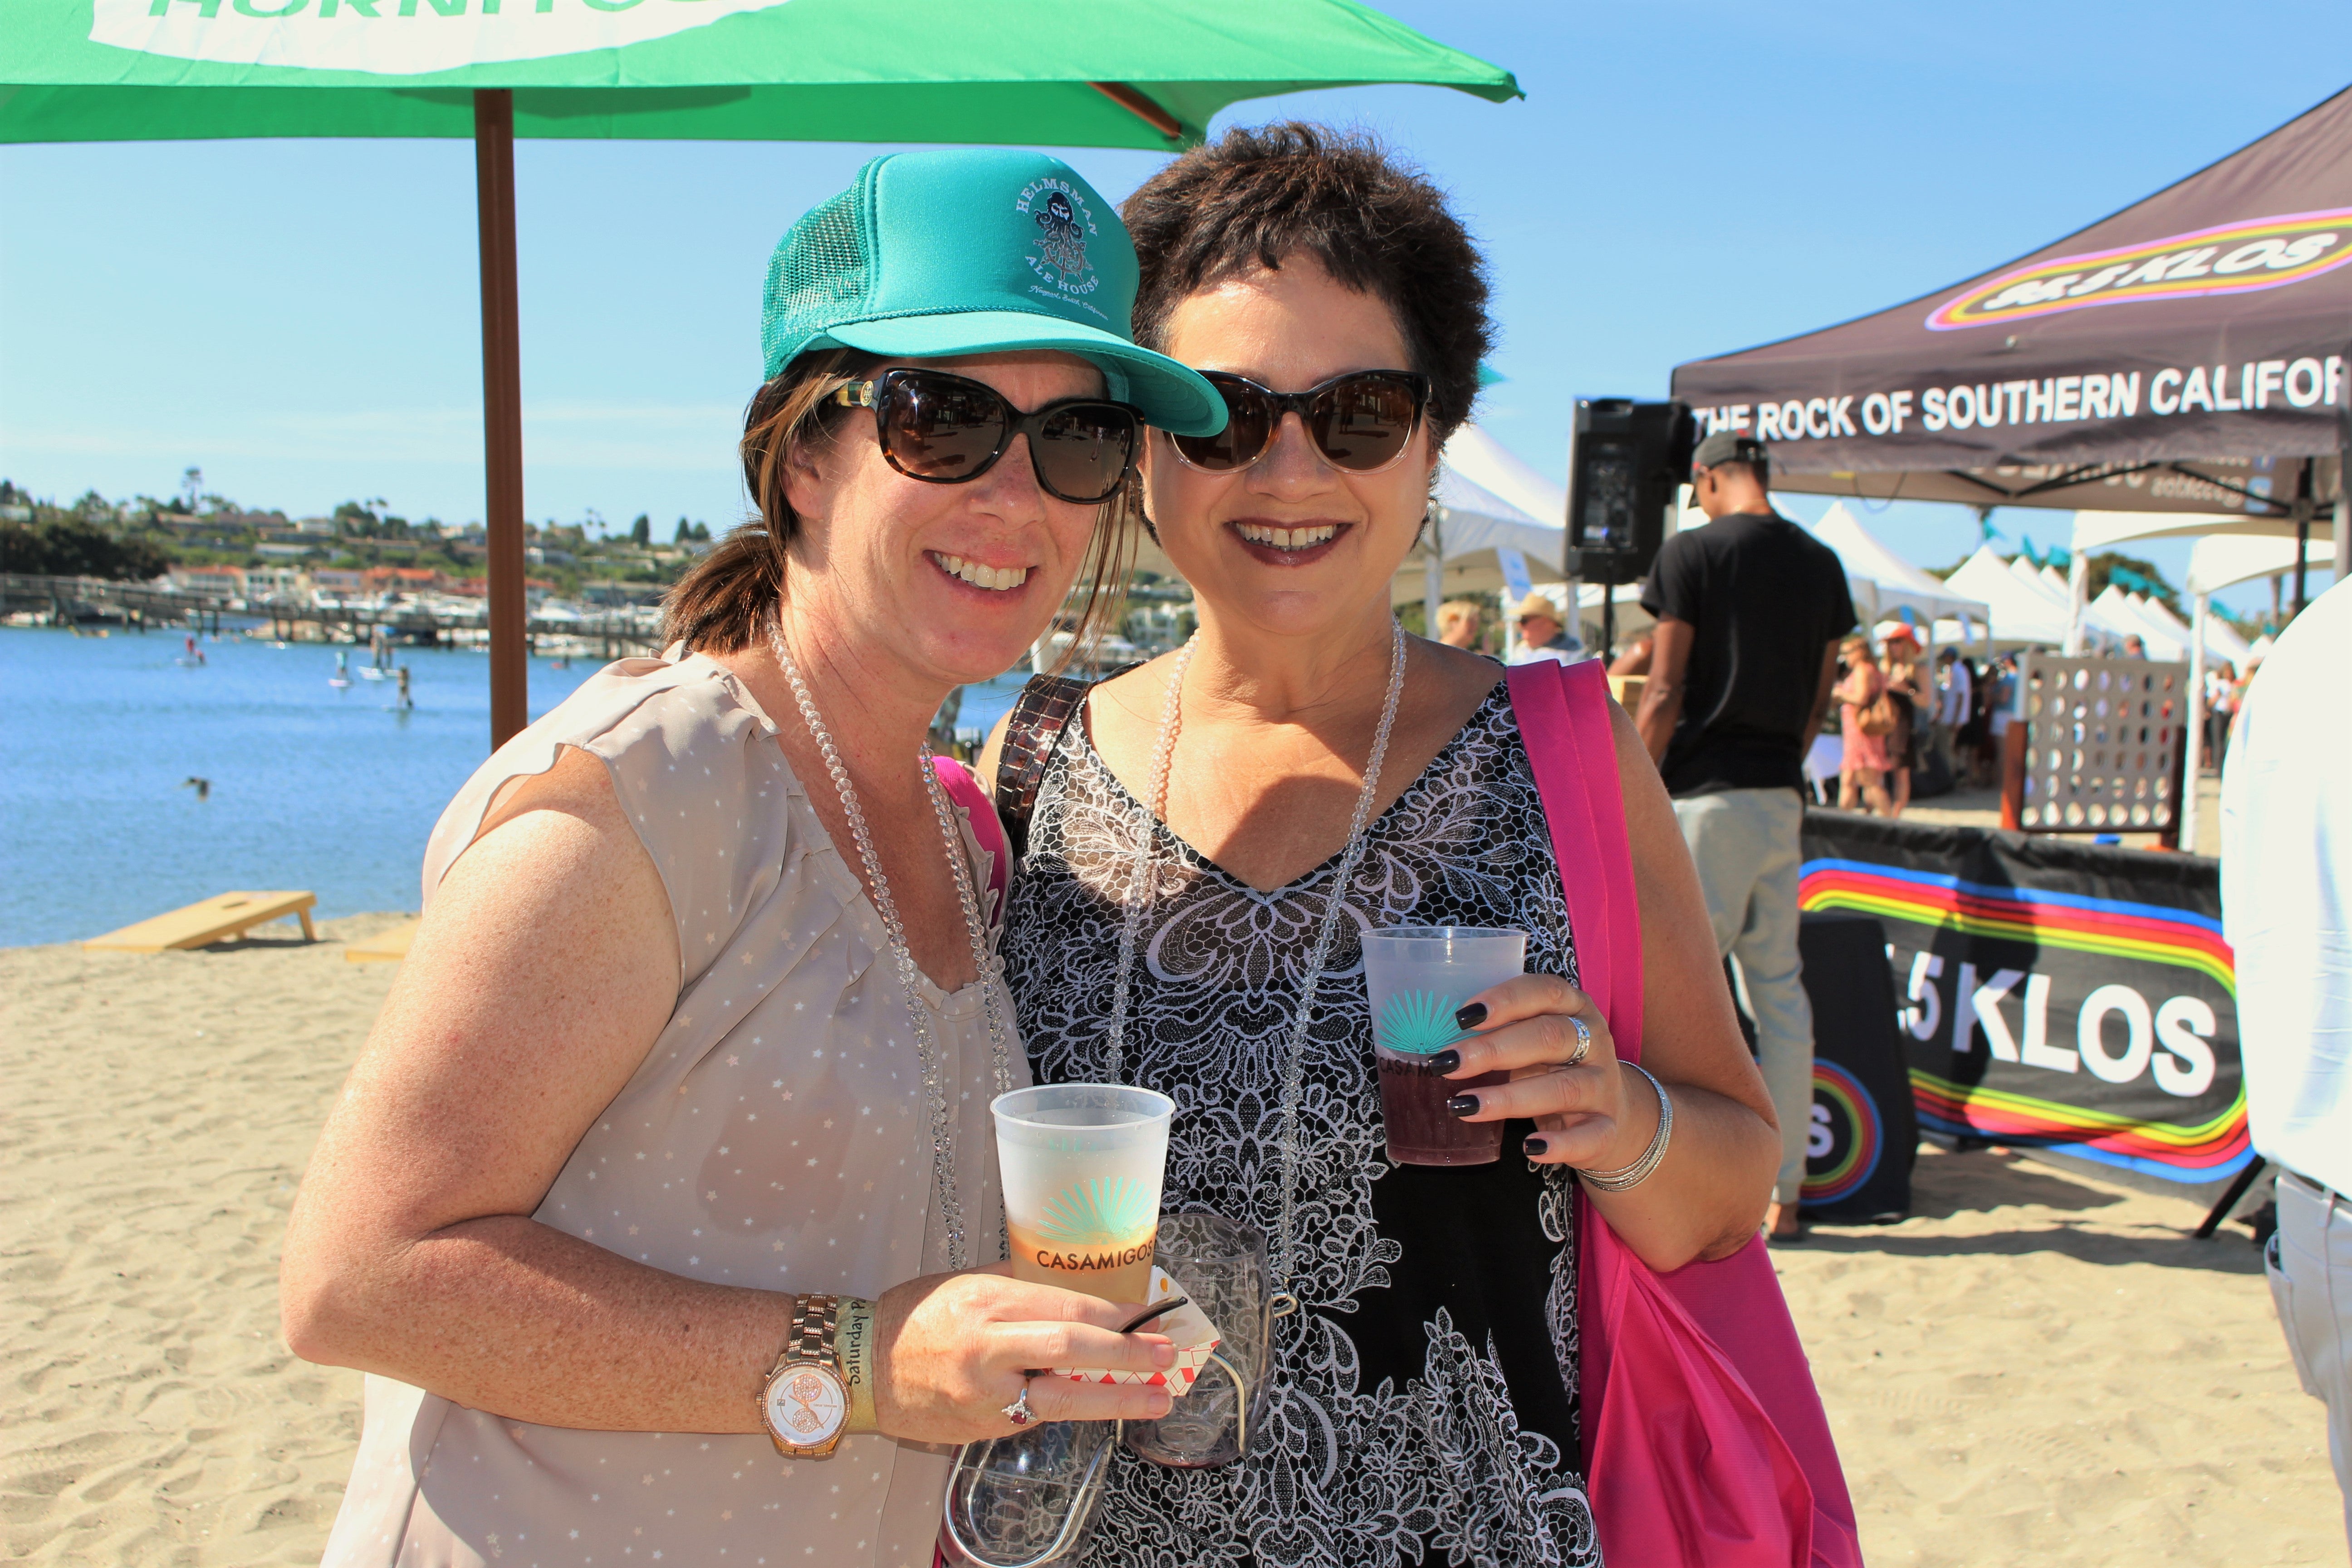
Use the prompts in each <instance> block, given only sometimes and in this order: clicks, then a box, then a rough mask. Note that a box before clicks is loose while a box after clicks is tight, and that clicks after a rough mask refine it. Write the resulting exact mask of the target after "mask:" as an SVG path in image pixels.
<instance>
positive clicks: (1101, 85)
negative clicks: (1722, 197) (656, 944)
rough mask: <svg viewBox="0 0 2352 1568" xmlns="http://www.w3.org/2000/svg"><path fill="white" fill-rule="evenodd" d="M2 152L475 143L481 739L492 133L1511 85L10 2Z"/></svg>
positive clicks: (1348, 62)
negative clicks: (254, 141) (8, 145)
mask: <svg viewBox="0 0 2352 1568" xmlns="http://www.w3.org/2000/svg"><path fill="white" fill-rule="evenodd" d="M9 12H10V15H9V18H8V29H7V30H8V51H7V52H8V58H7V60H6V61H5V63H0V142H145V141H176V140H184V139H200V138H218V137H243V136H471V137H473V138H474V141H475V172H476V194H477V198H478V204H479V207H480V216H481V256H482V382H483V393H484V399H483V402H484V425H485V430H484V437H485V447H486V450H487V455H488V478H489V486H488V489H489V496H488V523H489V572H490V581H489V601H490V738H491V743H492V744H493V745H495V744H497V743H498V742H501V741H504V740H505V739H506V738H507V737H508V736H509V735H511V734H513V733H514V732H515V731H517V730H520V729H521V728H522V726H523V724H524V723H525V721H526V717H527V716H526V713H525V665H524V646H523V582H522V578H523V554H522V551H523V545H522V390H521V382H522V376H521V355H520V345H519V342H518V339H517V335H516V284H515V239H514V138H515V137H516V136H518V135H521V136H545V137H627V138H636V139H688V138H709V139H713V140H722V141H725V140H739V141H788V142H1023V143H1030V144H1035V145H1041V146H1058V147H1140V148H1149V149H1153V150H1164V151H1173V150H1176V149H1178V148H1181V147H1183V146H1185V145H1188V144H1190V143H1192V142H1196V141H1198V140H1199V139H1200V138H1201V136H1202V133H1203V132H1204V131H1205V129H1206V127H1207V125H1208V122H1209V120H1210V117H1211V116H1213V115H1214V114H1215V113H1216V112H1217V111H1218V110H1221V109H1223V108H1224V107H1225V106H1226V105H1228V104H1231V103H1233V102H1234V101H1236V100H1240V99H1244V98H1254V97H1258V96H1261V95H1264V94H1268V93H1284V92H1296V91H1299V90H1302V89H1307V88H1322V87H1355V86H1363V85H1368V84H1370V83H1375V82H1418V83H1426V84H1430V85H1435V86H1444V87H1453V88H1458V89H1462V90H1463V91H1465V92H1471V93H1475V94H1476V95H1478V96H1479V97H1481V98H1486V99H1489V100H1494V101H1496V102H1500V101H1503V100H1507V99H1510V98H1515V97H1517V96H1519V89H1518V84H1517V82H1515V81H1514V80H1512V79H1511V76H1510V73H1509V72H1507V71H1505V70H1501V69H1499V68H1496V67H1494V66H1490V65H1487V64H1486V62H1484V61H1482V60H1477V59H1474V58H1471V57H1470V56H1468V55H1465V54H1461V53H1459V52H1457V51H1455V50H1453V49H1449V48H1447V47H1444V46H1443V45H1441V44H1437V43H1434V42H1433V41H1432V40H1430V39H1428V38H1425V37H1423V36H1422V35H1420V34H1419V33H1416V32H1414V31H1413V30H1412V29H1411V28H1409V27H1405V26H1400V25H1399V24H1398V23H1396V22H1394V21H1392V20H1391V19H1390V18H1389V17H1387V16H1382V15H1381V14H1380V13H1379V12H1377V11H1374V10H1371V9H1370V8H1369V7H1367V6H1365V5H1358V4H1355V3H1354V0H1177V3H1170V0H996V3H988V0H41V3H36V0H16V3H15V4H13V5H10V7H9Z"/></svg>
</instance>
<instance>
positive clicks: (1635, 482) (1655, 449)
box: [1562, 397, 1698, 585]
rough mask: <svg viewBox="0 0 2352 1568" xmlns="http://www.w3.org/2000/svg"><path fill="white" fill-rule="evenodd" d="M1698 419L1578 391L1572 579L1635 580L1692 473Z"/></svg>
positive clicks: (1682, 409)
mask: <svg viewBox="0 0 2352 1568" xmlns="http://www.w3.org/2000/svg"><path fill="white" fill-rule="evenodd" d="M1697 442H1698V426H1697V422H1696V420H1694V419H1693V418H1692V417H1691V411H1690V409H1689V407H1688V406H1687V405H1684V404H1680V403H1636V402H1634V401H1633V399H1632V398H1630V397H1580V398H1578V399H1577V400H1576V420H1575V424H1574V426H1572V429H1571V433H1570V437H1569V454H1568V557H1567V560H1566V561H1565V562H1564V563H1562V568H1563V570H1564V571H1565V572H1566V574H1568V575H1569V576H1570V577H1575V578H1580V579H1581V580H1583V581H1585V582H1587V583H1599V584H1604V585H1608V584H1619V583H1635V582H1639V581H1640V580H1641V579H1642V577H1643V575H1644V574H1646V573H1647V572H1648V571H1649V570H1650V563H1651V562H1652V561H1653V560H1654V559H1655V558H1656V556H1657V553H1658V546H1659V545H1660V544H1661V543H1663V542H1664V541H1665V537H1666V516H1667V513H1668V512H1669V511H1670V510H1672V509H1673V507H1674V504H1675V493H1676V490H1677V489H1678V487H1680V486H1681V485H1682V484H1683V483H1684V482H1685V481H1686V480H1687V479H1689V478H1690V462H1691V450H1692V448H1693V447H1696V445H1697Z"/></svg>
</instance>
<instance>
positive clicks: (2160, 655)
mask: <svg viewBox="0 0 2352 1568" xmlns="http://www.w3.org/2000/svg"><path fill="white" fill-rule="evenodd" d="M2091 608H2092V609H2094V610H2096V611H2099V612H2100V613H2101V614H2102V615H2103V616H2105V618H2106V619H2107V620H2108V621H2109V622H2111V623H2113V624H2114V625H2116V626H2129V627H2131V628H2132V630H2131V631H2130V632H2127V633H2126V634H2125V635H2126V636H2136V637H2138V638H2139V640H2140V646H2141V647H2144V648H2146V649H2147V657H2148V658H2152V659H2155V660H2156V661H2158V663H2161V664H2179V662H2180V661H2181V660H2182V659H2184V658H2188V657H2189V639H2188V638H2187V637H2174V636H2173V635H2172V634H2171V633H2170V632H2168V631H2167V630H2166V629H2165V628H2164V627H2163V626H2158V624H2157V623H2156V622H2155V621H2152V620H2150V619H2149V618H2148V617H2147V616H2145V615H2142V614H2141V613H2140V609H2139V606H2138V605H2137V604H2135V603H2133V602H2132V600H2131V599H2130V598H2129V597H2127V596H2126V595H2125V593H2124V591H2123V590H2122V589H2121V588H2119V587H2117V586H2116V584H2113V583H2110V584H2107V585H2106V586H2105V588H2103V589H2101V590H2100V591H2099V596H2098V597H2097V598H2095V599H2094V600H2092V601H2091Z"/></svg>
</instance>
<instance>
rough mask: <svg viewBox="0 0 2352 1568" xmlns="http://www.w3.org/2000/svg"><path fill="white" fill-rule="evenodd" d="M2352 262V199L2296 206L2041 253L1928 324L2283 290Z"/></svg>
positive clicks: (1957, 300) (1987, 322) (1955, 325)
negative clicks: (2318, 208)
mask: <svg viewBox="0 0 2352 1568" xmlns="http://www.w3.org/2000/svg"><path fill="white" fill-rule="evenodd" d="M2347 261H2352V207H2335V208H2331V209H2330V210H2328V211H2326V212H2311V213H2291V214H2288V215H2286V216H2283V217H2264V218H2254V219H2251V220H2249V221H2247V222H2245V223H2234V224H2224V225H2222V226H2221V227H2218V228H2206V229H2199V230H2197V231H2196V232H2194V233H2191V234H2176V235H2170V236H2168V237H2165V238H2162V239H2154V240H2150V241H2148V242H2147V244H2145V245H2133V246H2126V247H2123V248H2121V249H2116V250H2096V251H2086V252H2084V254H2082V255H2079V256H2060V257H2055V258H2052V259H2050V260H2047V261H2037V262H2035V263H2034V264H2032V266H2030V267H2021V268H2017V269H2015V270H2014V271H2010V272H2004V273H2002V274H2001V275H2000V277H1998V278H1995V279H1991V280H1990V282H1986V283H1979V284H1978V285H1977V286H1976V287H1975V288H1973V289H1969V290H1968V291H1967V292H1965V293H1963V294H1959V295H1958V296H1956V297H1954V298H1952V299H1950V300H1946V301H1945V302H1944V303H1943V304H1942V305H1940V306H1938V307H1937V309H1936V310H1934V311H1933V312H1932V313H1931V314H1930V315H1929V316H1928V317H1927V327H1928V329H1929V330H1930V331H1939V332H1949V331H1958V330H1960V329H1962V328H1964V327H1989V326H1993V325H1995V324H1997V323H2000V322H2003V321H2026V320H2029V319H2031V318H2032V317H2035V316H2048V315H2054V314H2056V313H2057V312H2059V311H2061V310H2088V309H2090V308H2091V307H2093V306H2095V305H2123V304H2128V303H2130V302H2132V301H2134V300H2182V299H2195V298H2198V297H2200V296H2202V295H2207V294H2242V293H2248V292H2251V291H2252V290H2253V289H2282V288H2284V287H2285V286H2286V285H2288V284H2290V283H2300V282H2302V281H2303V280H2304V279H2306V278H2316V277H2318V276H2319V275H2320V274H2321V273H2323V272H2332V271H2334V270H2335V269H2336V268H2338V267H2341V266H2343V265H2344V264H2345V263H2346V262H2347Z"/></svg>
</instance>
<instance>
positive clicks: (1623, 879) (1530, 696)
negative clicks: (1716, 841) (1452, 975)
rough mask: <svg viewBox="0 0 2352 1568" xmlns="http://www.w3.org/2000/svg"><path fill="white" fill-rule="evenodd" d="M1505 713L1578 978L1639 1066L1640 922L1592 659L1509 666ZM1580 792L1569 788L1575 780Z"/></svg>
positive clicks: (1602, 687)
mask: <svg viewBox="0 0 2352 1568" xmlns="http://www.w3.org/2000/svg"><path fill="white" fill-rule="evenodd" d="M1506 679H1507V680H1508V681H1509V684H1510V693H1511V709H1512V710H1513V711H1514V712H1515V713H1517V714H1518V715H1519V716H1520V720H1519V740H1520V743H1521V744H1523V745H1525V746H1526V747H1527V752H1528V763H1529V765H1530V766H1531V767H1532V768H1533V770H1534V772H1535V775H1536V792H1537V794H1538V795H1541V796H1542V797H1543V807H1544V816H1545V817H1546V818H1547V819H1548V820H1549V822H1550V824H1551V832H1552V848H1553V851H1554V853H1555V854H1557V855H1558V857H1559V888H1560V892H1561V894H1562V895H1563V896H1564V897H1565V898H1566V899H1567V900H1568V928H1569V935H1570V940H1571V941H1572V942H1574V943H1575V948H1576V973H1577V978H1578V979H1579V980H1580V982H1581V983H1582V985H1583V990H1584V992H1585V994H1587V995H1589V996H1591V997H1592V998H1593V999H1594V1000H1596V1001H1598V1002H1599V1003H1600V1004H1601V1013H1602V1015H1603V1016H1606V1017H1607V1018H1608V1020H1609V1030H1610V1034H1611V1035H1612V1037H1614V1038H1615V1040H1616V1043H1617V1054H1618V1055H1619V1056H1620V1057H1622V1058H1624V1059H1625V1060H1627V1061H1629V1062H1637V1061H1640V1060H1641V1059H1642V916H1641V906H1640V904H1639V903H1638V902H1637V901H1636V900H1635V897H1634V893H1633V853H1632V851H1631V850H1630V849H1628V848H1627V847H1626V843H1625V827H1624V823H1625V795H1624V791H1623V789H1622V786H1621V785H1620V784H1619V783H1618V779H1617V737H1616V736H1615V735H1614V734H1613V733H1612V731H1611V729H1610V723H1609V702H1608V696H1609V686H1608V672H1607V671H1606V670H1605V669H1603V668H1601V661H1600V660H1598V659H1587V660H1585V661H1584V662H1583V663H1581V664H1570V665H1561V664H1555V663H1553V662H1552V661H1551V660H1549V659H1545V660H1543V661H1541V662H1540V663H1536V664H1520V665H1514V666H1512V667H1511V671H1510V674H1509V675H1508V676H1507V678H1506ZM1575 780H1581V781H1583V784H1584V787H1583V788H1582V789H1580V790H1572V789H1570V788H1569V787H1568V785H1569V784H1570V782H1571V781H1575Z"/></svg>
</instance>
